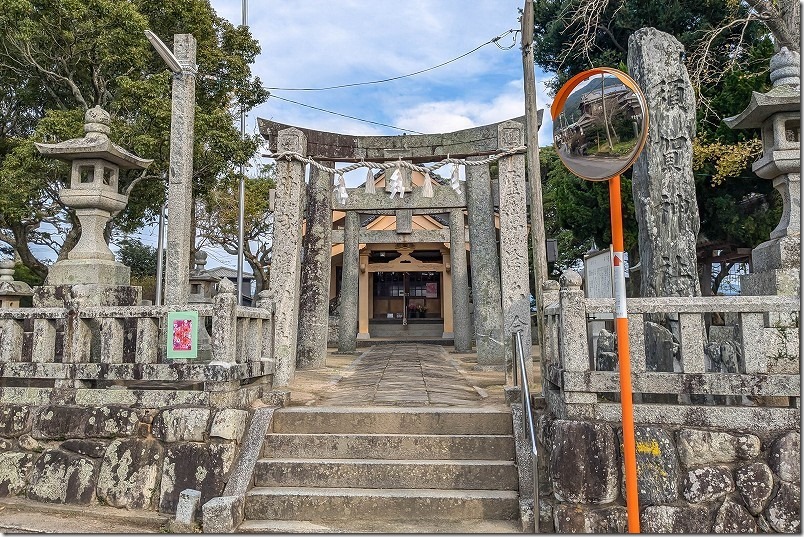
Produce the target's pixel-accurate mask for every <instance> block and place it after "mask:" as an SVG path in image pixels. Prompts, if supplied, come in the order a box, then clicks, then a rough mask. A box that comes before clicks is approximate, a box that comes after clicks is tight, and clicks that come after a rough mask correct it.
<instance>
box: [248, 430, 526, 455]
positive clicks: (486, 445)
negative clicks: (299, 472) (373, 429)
mask: <svg viewBox="0 0 804 537" xmlns="http://www.w3.org/2000/svg"><path fill="white" fill-rule="evenodd" d="M263 449H264V450H265V452H266V453H272V454H277V456H284V455H285V454H288V455H292V456H294V457H299V458H305V459H325V458H333V459H346V458H349V457H351V456H354V455H356V456H357V458H364V459H380V458H383V459H386V460H388V459H393V460H396V459H403V460H404V459H421V460H441V459H461V460H470V459H481V460H482V459H497V460H506V461H512V460H514V440H513V438H512V437H511V436H508V435H496V434H454V435H444V434H431V435H427V434H419V435H410V434H344V433H331V434H322V433H301V434H292V433H274V434H270V435H268V436H266V438H265V443H264V447H263ZM279 454H282V455H279Z"/></svg>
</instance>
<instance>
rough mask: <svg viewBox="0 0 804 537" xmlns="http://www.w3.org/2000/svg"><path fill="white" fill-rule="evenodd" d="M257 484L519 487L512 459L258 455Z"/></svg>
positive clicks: (456, 487) (255, 470) (408, 487)
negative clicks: (319, 458)
mask: <svg viewBox="0 0 804 537" xmlns="http://www.w3.org/2000/svg"><path fill="white" fill-rule="evenodd" d="M254 482H255V485H256V486H258V487H279V486H283V487H300V486H307V487H360V488H399V489H416V488H429V487H432V486H433V484H438V485H439V487H444V488H450V489H470V490H477V489H493V490H514V489H516V488H517V486H518V482H517V474H516V467H515V466H514V463H513V462H511V461H494V460H471V461H470V460H437V461H426V460H393V461H388V460H378V459H327V460H321V461H311V460H307V459H261V460H259V461H257V466H256V468H255V469H254Z"/></svg>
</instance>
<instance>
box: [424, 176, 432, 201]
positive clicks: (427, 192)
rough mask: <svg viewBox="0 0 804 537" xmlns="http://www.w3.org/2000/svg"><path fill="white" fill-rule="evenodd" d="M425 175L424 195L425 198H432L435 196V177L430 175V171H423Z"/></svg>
mask: <svg viewBox="0 0 804 537" xmlns="http://www.w3.org/2000/svg"><path fill="white" fill-rule="evenodd" d="M422 175H423V176H424V184H423V185H422V197H424V198H432V197H433V179H432V178H431V177H430V174H429V173H423V174H422Z"/></svg>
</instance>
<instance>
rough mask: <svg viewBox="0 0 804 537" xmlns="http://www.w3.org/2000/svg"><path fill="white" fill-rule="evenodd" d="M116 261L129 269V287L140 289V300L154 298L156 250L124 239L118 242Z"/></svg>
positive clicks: (138, 242)
mask: <svg viewBox="0 0 804 537" xmlns="http://www.w3.org/2000/svg"><path fill="white" fill-rule="evenodd" d="M119 247H120V248H119V250H118V251H117V260H118V261H120V262H121V263H123V264H124V265H126V266H127V267H129V268H130V269H131V285H137V286H139V287H142V298H143V299H146V300H152V301H153V300H154V297H155V296H156V261H157V258H158V253H157V250H156V248H154V247H153V246H148V245H147V244H144V243H143V242H142V241H140V240H138V239H132V238H130V237H126V238H124V239H122V240H120V241H119Z"/></svg>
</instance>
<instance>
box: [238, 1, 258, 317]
mask: <svg viewBox="0 0 804 537" xmlns="http://www.w3.org/2000/svg"><path fill="white" fill-rule="evenodd" d="M242 15H243V26H248V0H243V7H242ZM245 138H246V109H245V108H244V106H243V104H242V103H241V104H240V139H241V141H244V140H245ZM245 175H246V167H245V166H243V165H242V164H241V165H240V181H239V184H238V191H237V194H238V198H237V199H238V205H237V304H238V305H240V306H242V305H243V242H244V241H245V219H246V177H245ZM253 305H254V304H252V306H253Z"/></svg>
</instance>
